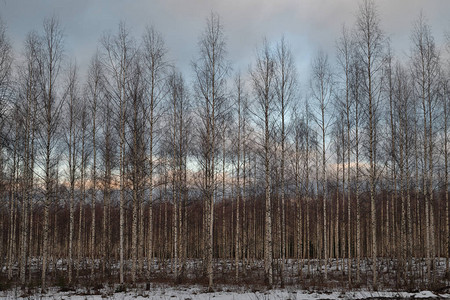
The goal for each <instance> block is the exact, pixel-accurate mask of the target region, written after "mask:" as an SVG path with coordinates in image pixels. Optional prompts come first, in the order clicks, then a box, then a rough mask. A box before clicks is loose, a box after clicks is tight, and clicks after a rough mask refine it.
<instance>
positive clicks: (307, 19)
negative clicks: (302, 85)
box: [0, 0, 450, 79]
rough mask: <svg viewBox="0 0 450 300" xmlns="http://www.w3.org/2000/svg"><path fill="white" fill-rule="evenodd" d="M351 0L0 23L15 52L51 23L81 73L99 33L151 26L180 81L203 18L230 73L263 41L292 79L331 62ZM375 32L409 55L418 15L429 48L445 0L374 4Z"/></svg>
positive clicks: (113, 6) (180, 0)
mask: <svg viewBox="0 0 450 300" xmlns="http://www.w3.org/2000/svg"><path fill="white" fill-rule="evenodd" d="M358 3H359V1H356V0H226V1H225V0H129V1H126V0H92V1H88V0H77V1H70V0H28V1H23V0H0V17H1V18H2V20H3V22H4V23H6V26H7V32H8V35H9V37H10V39H11V41H12V43H13V45H14V49H15V50H16V51H19V52H20V50H21V48H22V44H23V41H24V38H25V36H26V34H27V32H29V31H30V30H32V29H36V30H38V31H39V30H41V29H42V21H43V19H44V18H46V17H49V16H51V15H53V14H54V15H56V16H58V18H59V20H60V23H61V25H62V27H63V29H64V33H65V53H66V56H67V57H69V58H76V61H77V63H78V64H79V65H80V67H81V70H82V71H85V70H86V65H87V63H88V61H89V59H90V57H91V55H92V54H93V53H94V52H95V49H96V48H97V47H98V46H99V42H98V41H99V39H100V37H101V35H102V33H103V32H105V31H108V30H110V31H113V32H114V31H116V30H117V27H118V23H119V21H125V23H126V25H127V26H128V28H129V29H130V30H131V31H132V33H133V34H134V36H135V37H136V38H139V37H140V36H141V35H142V33H143V31H144V28H145V27H146V26H147V25H153V26H154V27H155V28H156V29H157V30H158V31H160V32H161V33H162V34H163V36H164V38H165V41H166V44H167V48H168V49H169V55H170V58H171V60H172V61H173V62H174V64H175V65H176V66H177V67H178V68H179V69H181V70H182V71H183V72H184V73H185V75H187V76H188V75H189V74H190V73H189V72H190V67H189V66H190V61H191V60H192V59H193V58H194V57H195V56H196V53H197V41H198V38H199V35H200V33H201V32H202V30H203V28H204V26H205V23H206V22H205V20H206V18H207V16H208V15H209V14H210V12H211V11H214V12H217V13H218V14H219V15H220V17H221V20H222V22H223V24H224V29H225V35H226V38H227V48H228V57H229V59H230V61H231V62H232V64H233V68H234V70H242V71H244V72H245V71H247V70H248V66H249V64H250V63H251V62H252V60H253V57H254V54H255V49H256V47H257V46H258V45H259V44H260V43H261V41H262V39H263V37H267V38H268V40H269V41H278V40H279V39H280V37H281V36H282V35H284V36H285V37H286V38H287V40H288V42H289V43H290V45H291V47H292V49H293V52H294V55H295V57H296V61H297V67H298V69H299V71H300V76H301V77H303V79H305V77H307V71H308V67H309V66H310V61H311V58H312V56H313V55H314V53H316V51H317V50H318V49H322V50H324V51H325V52H328V53H329V54H330V55H331V56H334V53H335V51H334V47H335V41H336V38H337V37H338V36H339V33H340V29H341V26H342V24H344V23H345V24H346V25H348V26H352V25H353V23H354V20H355V15H356V13H357V10H358ZM376 3H377V5H378V8H379V14H380V18H381V26H382V28H383V30H384V31H385V32H386V34H387V35H388V36H390V37H391V39H392V41H393V47H394V51H395V52H396V53H397V54H403V53H407V52H408V51H409V47H410V46H409V36H410V31H411V28H412V26H411V24H412V22H413V21H414V20H415V19H416V18H417V16H418V15H419V13H420V11H421V10H422V11H423V13H424V15H425V17H426V18H427V19H428V21H429V24H430V25H431V27H432V30H433V34H434V36H435V38H436V41H437V43H438V44H439V43H441V42H442V40H443V33H444V31H446V30H447V31H449V30H450V17H449V12H450V1H448V0H429V1H420V0H378V1H376Z"/></svg>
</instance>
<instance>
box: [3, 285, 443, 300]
mask: <svg viewBox="0 0 450 300" xmlns="http://www.w3.org/2000/svg"><path fill="white" fill-rule="evenodd" d="M368 298H372V299H383V298H384V299H393V298H395V299H419V298H421V299H433V298H444V299H449V298H450V294H435V293H433V292H431V291H421V292H417V293H408V292H391V291H378V292H373V291H366V290H359V291H348V292H309V291H305V290H295V289H294V288H291V289H274V290H268V291H255V292H250V291H227V290H226V289H224V291H217V292H211V293H209V292H207V291H206V290H205V289H204V288H202V287H186V288H183V287H156V288H152V289H151V290H150V291H143V290H139V289H135V290H130V291H128V292H112V291H108V290H102V291H100V292H99V294H94V295H91V294H86V292H83V291H81V290H79V291H72V292H60V291H58V290H57V289H56V288H53V289H49V292H48V293H45V294H40V293H35V294H32V295H24V294H22V292H21V290H20V289H16V290H10V291H4V292H0V299H7V300H10V299H11V300H12V299H19V300H25V299H27V300H103V299H114V300H141V299H167V300H168V299H170V300H172V299H184V300H188V299H189V300H210V299H214V300H226V299H233V300H243V299H245V300H260V299H261V300H271V299H274V300H276V299H292V300H293V299H306V300H308V299H311V300H314V299H368Z"/></svg>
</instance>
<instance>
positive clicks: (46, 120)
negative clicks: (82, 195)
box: [40, 17, 63, 289]
mask: <svg viewBox="0 0 450 300" xmlns="http://www.w3.org/2000/svg"><path fill="white" fill-rule="evenodd" d="M42 39H43V42H42V47H43V49H42V50H41V51H42V52H41V54H42V56H41V58H40V59H41V60H40V70H41V71H40V72H41V80H40V81H41V82H40V84H41V90H42V102H41V105H40V107H41V108H42V109H43V112H42V113H41V114H40V116H41V118H42V119H41V124H42V125H41V126H42V127H41V129H42V130H41V132H40V139H41V144H42V146H43V151H42V153H41V155H42V156H43V160H44V162H43V164H44V168H43V169H44V177H45V178H44V181H45V184H44V190H45V199H44V224H43V239H42V241H43V245H42V249H43V250H42V253H43V257H42V278H41V279H42V288H43V289H45V288H46V286H47V282H46V273H47V260H48V246H49V240H48V239H49V209H50V205H51V203H52V201H53V198H54V193H55V191H54V190H53V187H54V186H55V178H54V174H55V173H54V170H55V168H56V160H55V159H54V155H55V153H54V152H55V145H56V143H57V141H56V139H55V136H56V131H57V128H58V123H59V119H60V118H59V117H60V112H61V104H62V102H61V101H58V97H57V79H58V75H59V71H60V66H61V60H62V53H63V49H62V47H63V44H62V42H63V33H62V31H61V28H60V25H59V21H58V20H57V19H56V17H52V18H50V19H46V20H45V21H44V36H43V37H42Z"/></svg>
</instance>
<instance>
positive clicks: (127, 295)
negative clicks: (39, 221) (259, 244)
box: [0, 258, 450, 300]
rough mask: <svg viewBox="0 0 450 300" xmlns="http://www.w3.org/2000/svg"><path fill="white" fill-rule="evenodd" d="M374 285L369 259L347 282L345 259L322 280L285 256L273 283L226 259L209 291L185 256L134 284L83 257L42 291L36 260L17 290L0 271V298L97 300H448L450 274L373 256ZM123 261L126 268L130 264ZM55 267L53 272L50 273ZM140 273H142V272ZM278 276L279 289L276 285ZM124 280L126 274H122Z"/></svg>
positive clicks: (441, 262) (317, 264)
mask: <svg viewBox="0 0 450 300" xmlns="http://www.w3.org/2000/svg"><path fill="white" fill-rule="evenodd" d="M377 261H378V263H377V267H378V275H379V276H378V278H379V279H378V286H377V288H376V291H375V290H374V288H373V287H372V284H371V278H372V276H371V262H370V260H368V259H363V260H361V264H360V270H361V280H360V283H359V284H356V278H355V276H356V266H355V261H353V263H352V266H351V269H352V281H353V284H351V285H350V284H349V283H348V272H347V271H348V270H347V262H348V261H347V260H346V259H330V260H329V263H328V266H327V267H328V277H327V279H325V278H324V276H323V272H324V266H323V263H322V261H321V260H310V261H309V263H308V262H307V261H298V260H294V259H289V260H287V262H286V264H285V268H284V271H283V272H280V270H281V268H280V263H281V261H280V260H274V286H273V289H267V288H266V287H265V285H264V280H263V278H264V268H263V262H262V261H261V260H254V261H248V262H246V263H245V264H242V262H241V264H240V267H239V269H240V272H239V274H240V276H239V280H237V281H236V279H235V267H234V261H232V260H221V259H218V260H216V261H215V267H214V277H215V285H214V289H213V292H210V291H208V288H207V280H206V278H205V277H204V276H202V275H201V273H202V271H201V270H202V263H201V260H193V259H191V260H188V261H187V262H186V263H185V264H184V266H185V268H184V279H182V280H179V281H177V280H175V278H174V274H173V264H172V261H171V260H164V261H156V260H155V261H154V262H153V263H152V269H151V276H150V277H147V278H143V277H139V276H138V277H139V279H138V280H137V283H136V284H134V285H133V284H132V283H131V282H127V283H126V284H125V285H124V286H121V285H119V284H118V282H117V279H118V266H117V265H116V264H113V265H111V268H110V270H109V277H102V275H101V272H100V270H101V267H100V262H99V261H95V263H94V265H95V269H96V272H95V273H94V274H95V275H94V277H91V276H90V274H91V272H90V268H89V261H85V262H84V263H82V265H84V266H82V271H80V276H79V277H77V279H76V283H74V284H72V285H68V284H67V281H66V280H67V279H66V275H67V264H66V262H64V261H63V260H58V261H55V262H54V263H51V264H50V266H49V276H48V278H49V284H50V286H52V287H51V288H49V289H48V290H47V292H46V293H42V292H41V289H40V287H39V283H40V280H39V278H40V277H39V276H40V268H39V260H38V259H36V260H31V265H32V269H33V284H31V285H29V286H27V287H25V288H22V287H20V285H19V284H18V282H17V278H18V277H17V276H18V273H17V271H18V266H14V272H13V274H14V278H16V279H15V280H14V279H12V280H11V281H9V282H7V279H6V269H5V268H2V269H1V270H0V287H3V288H0V299H30V300H31V299H36V300H38V299H39V300H40V299H49V300H50V299H53V300H63V299H67V300H100V299H122V300H132V299H144V298H145V299H190V300H195V299H198V300H204V299H217V300H220V299H236V300H239V299H249V300H251V299H255V300H259V299H267V300H269V299H418V298H421V299H450V278H448V277H447V276H446V275H445V271H446V268H445V259H444V258H440V259H436V261H435V268H434V270H433V277H434V280H433V284H427V280H426V277H427V275H426V262H425V260H423V259H415V260H413V261H412V266H411V268H408V271H406V273H405V272H404V271H402V270H404V267H402V266H401V265H399V262H398V261H397V260H396V259H392V258H380V259H379V260H377ZM128 263H129V262H127V264H126V266H127V267H126V270H127V271H129V269H130V265H129V264H128ZM55 270H56V272H55ZM144 272H145V271H144ZM281 273H283V274H284V275H283V276H282V277H283V281H284V288H282V285H281V280H282V279H281V276H280V275H281ZM125 279H126V280H128V279H130V276H129V274H127V275H126V277H125Z"/></svg>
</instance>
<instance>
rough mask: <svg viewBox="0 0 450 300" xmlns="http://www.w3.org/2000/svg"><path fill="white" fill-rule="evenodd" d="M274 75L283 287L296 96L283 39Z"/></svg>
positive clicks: (291, 62)
mask: <svg viewBox="0 0 450 300" xmlns="http://www.w3.org/2000/svg"><path fill="white" fill-rule="evenodd" d="M275 63H276V75H275V81H276V84H275V90H276V95H277V102H278V105H279V110H280V115H281V133H280V134H281V162H280V163H281V166H280V168H281V170H280V172H281V174H280V176H281V187H280V189H281V228H282V231H281V286H284V280H283V278H284V277H283V272H284V264H285V261H286V254H287V253H286V252H287V251H286V245H287V242H286V238H287V234H286V203H285V193H286V187H285V181H286V180H285V156H286V124H285V118H286V115H287V112H288V111H289V109H290V105H291V102H292V101H293V100H294V97H295V96H296V95H295V93H296V88H297V73H296V69H295V65H294V58H293V56H292V53H291V50H290V49H289V45H288V44H287V42H286V40H285V39H284V37H283V38H282V39H281V41H280V42H279V43H278V44H277V47H276V51H275Z"/></svg>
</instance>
